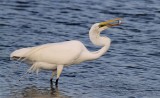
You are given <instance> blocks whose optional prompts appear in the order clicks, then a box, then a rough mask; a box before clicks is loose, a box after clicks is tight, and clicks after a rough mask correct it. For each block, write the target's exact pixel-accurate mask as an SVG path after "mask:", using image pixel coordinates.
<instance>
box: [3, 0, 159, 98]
mask: <svg viewBox="0 0 160 98" xmlns="http://www.w3.org/2000/svg"><path fill="white" fill-rule="evenodd" d="M116 17H121V18H123V24H122V25H121V26H118V27H114V28H110V29H108V30H106V31H104V32H103V35H107V36H108V37H110V38H111V39H112V44H111V47H110V50H109V51H108V52H107V53H106V54H105V55H104V56H102V57H101V58H99V59H98V60H94V61H89V62H84V63H81V64H79V65H73V66H70V67H67V68H64V70H63V73H62V75H61V78H60V81H59V87H58V88H55V87H54V86H53V87H50V83H49V78H50V76H51V72H47V71H43V72H40V73H39V74H38V76H37V75H36V74H29V75H27V76H26V77H25V78H24V79H22V80H21V81H20V82H19V81H18V79H19V78H20V76H22V75H23V74H24V73H25V72H26V70H27V69H28V68H29V66H27V65H26V64H24V63H21V64H19V63H15V62H13V61H11V60H10V58H9V55H10V53H11V52H12V51H14V50H16V49H19V48H22V47H30V46H35V45H41V44H45V43H52V42H61V41H67V40H74V39H76V40H80V41H82V42H83V43H84V44H85V46H86V47H87V48H88V49H89V50H92V51H93V50H97V49H99V47H95V46H93V45H92V43H91V42H90V41H89V38H88V31H89V28H90V27H91V25H92V24H93V23H96V22H101V21H104V20H107V19H112V18H116ZM159 20H160V1H159V0H141V1H140V0H132V1H131V0H130V1H129V0H106V1H104V0H103V2H102V1H100V0H72V1H69V0H60V1H58V0H37V1H35V0H1V2H0V98H1V97H2V98H8V97H9V98H15V97H16V98H22V97H24V98H28V97H34V98H53V97H55V98H159V97H160V59H159V58H160V28H159V25H160V21H159ZM17 65H19V66H17Z"/></svg>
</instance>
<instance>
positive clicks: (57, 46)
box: [10, 18, 121, 86]
mask: <svg viewBox="0 0 160 98" xmlns="http://www.w3.org/2000/svg"><path fill="white" fill-rule="evenodd" d="M120 24H121V18H116V19H113V20H108V21H105V22H100V23H95V24H93V25H92V27H91V29H90V31H89V38H90V40H91V42H92V43H93V44H94V45H96V46H101V47H102V48H101V49H100V50H98V51H94V52H90V51H88V49H87V48H86V47H85V46H84V45H83V43H82V42H80V41H77V40H71V41H65V42H59V43H48V44H44V45H39V46H35V47H28V48H22V49H18V50H16V51H14V52H12V53H11V55H10V57H11V59H14V60H22V61H29V62H30V63H31V64H32V66H31V67H30V69H29V70H28V71H29V72H34V71H36V72H37V73H38V72H39V71H40V70H41V69H44V70H51V71H52V76H51V79H50V81H51V82H52V79H53V76H54V75H55V74H56V72H57V78H56V83H55V85H56V86H57V85H58V80H59V77H60V75H61V73H62V70H63V67H64V66H69V65H72V64H79V63H81V62H84V61H88V60H94V59H97V58H99V57H101V56H102V55H103V54H104V53H105V52H106V51H107V50H108V49H109V47H110V43H111V40H110V38H108V37H106V36H100V32H102V31H103V30H105V29H107V28H109V27H112V26H117V25H120Z"/></svg>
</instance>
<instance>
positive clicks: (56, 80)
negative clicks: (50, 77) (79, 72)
mask: <svg viewBox="0 0 160 98" xmlns="http://www.w3.org/2000/svg"><path fill="white" fill-rule="evenodd" d="M58 80H59V78H58V79H56V84H55V85H56V86H58Z"/></svg>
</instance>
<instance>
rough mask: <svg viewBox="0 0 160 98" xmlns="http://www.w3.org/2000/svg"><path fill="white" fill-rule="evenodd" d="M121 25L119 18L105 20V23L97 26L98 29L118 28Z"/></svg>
mask: <svg viewBox="0 0 160 98" xmlns="http://www.w3.org/2000/svg"><path fill="white" fill-rule="evenodd" d="M121 23H122V22H121V18H115V19H112V20H107V21H105V22H101V23H100V24H99V27H103V26H107V27H112V26H118V25H120V24H121Z"/></svg>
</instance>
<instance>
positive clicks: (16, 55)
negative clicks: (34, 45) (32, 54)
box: [10, 48, 31, 60]
mask: <svg viewBox="0 0 160 98" xmlns="http://www.w3.org/2000/svg"><path fill="white" fill-rule="evenodd" d="M30 50H31V48H22V49H18V50H15V51H14V52H12V53H11V55H10V58H11V59H16V60H17V59H19V60H21V59H25V57H26V54H27V53H28V52H29V51H30Z"/></svg>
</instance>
